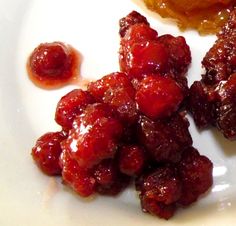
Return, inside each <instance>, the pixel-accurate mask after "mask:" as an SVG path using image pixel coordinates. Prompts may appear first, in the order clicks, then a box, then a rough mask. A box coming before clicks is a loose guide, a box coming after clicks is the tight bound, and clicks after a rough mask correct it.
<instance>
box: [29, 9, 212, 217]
mask: <svg viewBox="0 0 236 226" xmlns="http://www.w3.org/2000/svg"><path fill="white" fill-rule="evenodd" d="M120 37H121V41H120V51H119V60H120V68H121V71H120V72H114V73H110V74H108V75H105V76H103V77H102V78H100V79H98V80H97V81H93V82H90V83H89V84H88V86H87V89H86V90H81V89H74V90H72V91H71V92H69V93H67V94H66V95H65V96H63V97H62V98H61V99H60V101H59V102H58V104H57V108H56V113H55V121H56V122H57V123H58V124H59V125H60V126H61V128H62V130H61V132H51V133H47V134H45V135H43V136H42V137H40V138H39V139H38V140H37V142H36V144H35V146H34V147H33V149H32V156H33V158H34V160H35V161H36V163H37V165H38V166H39V168H41V169H42V171H43V172H44V173H46V174H48V175H61V176H62V180H63V182H64V184H66V185H68V186H70V187H71V188H72V189H73V190H74V191H75V192H77V193H78V194H79V195H80V196H82V197H88V196H90V195H93V194H95V193H99V194H102V195H112V196H115V195H117V194H119V193H120V192H121V191H122V190H123V189H124V188H125V187H127V186H128V185H129V183H130V182H131V181H135V184H136V190H137V191H138V193H139V197H140V201H141V206H142V209H143V211H144V212H149V213H150V214H153V215H157V216H159V217H161V218H164V219H169V218H170V217H172V216H173V214H174V212H175V210H176V209H177V207H181V206H187V205H190V204H191V203H193V202H195V201H196V200H197V199H198V197H199V196H200V195H201V194H203V193H204V192H206V191H207V190H208V189H209V188H210V187H211V185H212V180H213V178H212V169H213V165H212V163H211V161H210V160H209V159H208V158H207V157H205V156H202V155H200V153H199V152H198V151H197V150H196V149H195V148H193V147H192V143H193V142H192V137H191V135H190V133H189V130H188V127H189V122H188V120H187V118H186V116H185V114H186V113H185V110H184V106H185V105H184V100H185V99H186V98H187V97H188V93H189V90H188V86H187V79H186V71H187V68H188V66H189V64H190V62H191V55H190V50H189V47H188V45H187V44H186V42H185V39H184V38H183V37H173V36H171V35H163V36H158V34H157V32H156V31H155V30H154V29H152V28H151V27H150V25H149V23H148V22H147V20H146V18H145V17H143V16H142V15H140V14H139V13H137V12H135V11H133V12H131V13H130V14H129V15H127V16H126V17H124V18H122V19H121V20H120Z"/></svg>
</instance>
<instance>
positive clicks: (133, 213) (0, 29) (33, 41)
mask: <svg viewBox="0 0 236 226" xmlns="http://www.w3.org/2000/svg"><path fill="white" fill-rule="evenodd" d="M0 6H1V7H0V34H1V35H0V107H1V108H0V128H1V129H0V172H1V177H0V178H1V180H0V225H1V226H42V225H46V226H65V225H66V226H78V225H79V226H121V225H122V226H145V225H148V226H154V225H158V226H163V225H165V226H169V225H171V226H175V225H181V226H183V225H191V226H194V225H196V226H200V225H204V226H210V225H212V226H213V225H214V226H221V225H222V226H232V225H235V224H236V217H235V210H236V207H235V205H236V177H235V173H236V164H235V163H236V150H235V142H230V141H227V140H226V139H224V138H223V137H222V135H221V134H220V133H219V132H217V131H216V130H214V129H212V130H207V131H203V132H201V133H200V132H198V131H197V130H196V128H195V126H194V125H193V122H192V120H191V118H190V123H191V127H190V130H191V133H192V136H193V140H194V146H195V147H196V148H198V149H199V151H200V152H201V153H202V154H205V155H207V156H208V157H209V158H210V159H211V160H212V161H213V163H214V185H213V187H212V189H211V191H210V192H208V193H207V194H206V195H204V197H203V198H201V199H200V200H199V201H198V202H197V203H195V204H194V205H192V206H191V207H189V208H187V209H183V210H179V211H178V212H177V213H176V215H175V216H174V217H173V218H172V219H170V220H168V221H165V220H160V219H158V218H157V217H152V216H150V215H148V214H144V213H142V211H141V210H140V205H139V200H138V197H137V195H136V192H135V191H134V189H132V188H130V189H127V190H126V191H125V192H123V193H122V194H121V195H120V196H119V197H116V198H109V197H101V196H99V197H97V198H95V199H93V200H83V199H81V198H79V197H78V196H77V195H76V194H74V193H73V192H71V191H70V190H69V189H67V188H66V187H65V186H63V185H62V184H61V180H60V178H57V179H55V178H50V177H47V176H45V175H43V174H42V173H41V172H40V171H39V170H38V169H37V167H36V166H35V164H34V163H33V161H32V158H31V155H30V152H31V148H32V146H33V145H34V142H35V141H36V139H37V138H38V137H39V136H40V135H42V134H43V133H45V132H48V131H56V130H58V129H59V127H58V126H57V125H56V123H55V122H54V120H53V119H54V112H55V107H56V104H57V102H58V100H59V99H60V97H61V96H62V95H64V94H65V93H66V92H68V91H69V90H71V89H73V88H75V86H67V87H65V88H62V89H58V90H53V91H52V90H51V91H47V90H43V89H40V88H38V87H36V86H35V85H34V84H33V83H32V82H31V81H30V80H29V79H28V77H27V74H26V70H25V64H26V60H27V57H28V56H29V54H30V52H31V51H32V50H33V49H34V48H35V47H36V46H37V45H38V44H39V43H42V42H51V41H63V42H67V43H69V44H71V45H73V46H74V47H75V48H76V49H78V50H79V52H80V53H81V54H82V56H83V61H82V65H81V71H80V73H81V76H83V77H84V78H86V79H95V78H99V77H101V76H103V75H105V74H108V73H110V72H113V71H117V70H119V65H118V48H119V36H118V20H119V19H120V18H121V17H123V16H125V15H127V14H128V13H129V12H130V11H131V10H137V11H139V12H140V13H142V14H143V15H145V16H146V17H147V18H148V20H149V22H150V24H151V26H152V27H153V28H155V29H157V30H158V32H159V34H165V33H171V34H173V35H184V36H185V37H186V40H187V43H188V44H189V45H190V48H191V51H192V58H193V61H192V65H191V68H190V70H189V73H188V77H189V84H191V83H192V82H193V81H194V80H197V79H199V78H200V74H201V72H202V69H201V59H202V57H203V56H204V54H205V53H206V51H207V50H208V49H209V48H210V47H211V46H212V44H213V43H214V40H215V36H206V37H201V36H199V35H198V34H197V33H196V32H194V31H188V32H184V33H181V32H180V31H179V30H178V29H177V27H176V26H175V25H174V24H172V23H171V22H170V21H166V20H163V19H161V18H160V17H159V16H157V15H155V14H153V13H151V12H150V11H148V10H147V9H146V8H145V7H144V6H143V4H142V2H141V1H139V0H113V1H111V0H100V1H81V0H38V1H36V0H31V1H29V0H21V1H17V0H15V1H14V0H0Z"/></svg>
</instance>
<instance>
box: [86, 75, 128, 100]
mask: <svg viewBox="0 0 236 226" xmlns="http://www.w3.org/2000/svg"><path fill="white" fill-rule="evenodd" d="M130 86H132V84H131V82H130V80H129V79H128V77H127V75H126V74H125V73H123V72H114V73H111V74H108V75H105V76H103V77H102V78H101V79H98V80H96V81H95V82H90V83H89V84H88V92H89V93H90V94H91V95H92V96H93V97H94V98H95V99H96V100H97V101H98V102H102V101H103V98H104V95H105V93H106V91H108V90H109V89H113V90H114V89H116V88H117V87H130Z"/></svg>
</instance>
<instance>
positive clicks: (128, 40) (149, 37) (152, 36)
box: [120, 23, 158, 51]
mask: <svg viewBox="0 0 236 226" xmlns="http://www.w3.org/2000/svg"><path fill="white" fill-rule="evenodd" d="M157 38H158V33H157V31H156V30H154V29H152V28H151V27H150V26H149V25H148V24H144V23H138V24H134V25H133V26H131V27H130V28H129V29H128V30H127V32H126V34H125V36H124V37H123V38H121V42H120V44H121V47H125V48H127V49H124V50H127V51H128V49H129V48H131V47H132V45H133V44H137V43H141V42H145V41H156V40H157Z"/></svg>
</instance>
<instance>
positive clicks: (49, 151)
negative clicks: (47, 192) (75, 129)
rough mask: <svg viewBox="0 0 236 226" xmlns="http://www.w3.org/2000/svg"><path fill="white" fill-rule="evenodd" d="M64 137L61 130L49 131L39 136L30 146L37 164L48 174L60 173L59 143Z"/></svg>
mask: <svg viewBox="0 0 236 226" xmlns="http://www.w3.org/2000/svg"><path fill="white" fill-rule="evenodd" d="M64 139H66V135H65V134H64V133H63V132H49V133H46V134H44V135H43V136H41V137H40V138H39V139H38V140H37V141H36V144H35V146H34V147H33V148H32V153H31V154H32V157H33V159H34V161H35V162H36V164H37V166H38V167H39V168H40V169H41V170H42V171H43V172H44V173H46V174H48V175H60V174H61V168H60V166H59V156H60V154H61V152H62V150H61V146H60V143H61V142H62V141H63V140H64Z"/></svg>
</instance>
